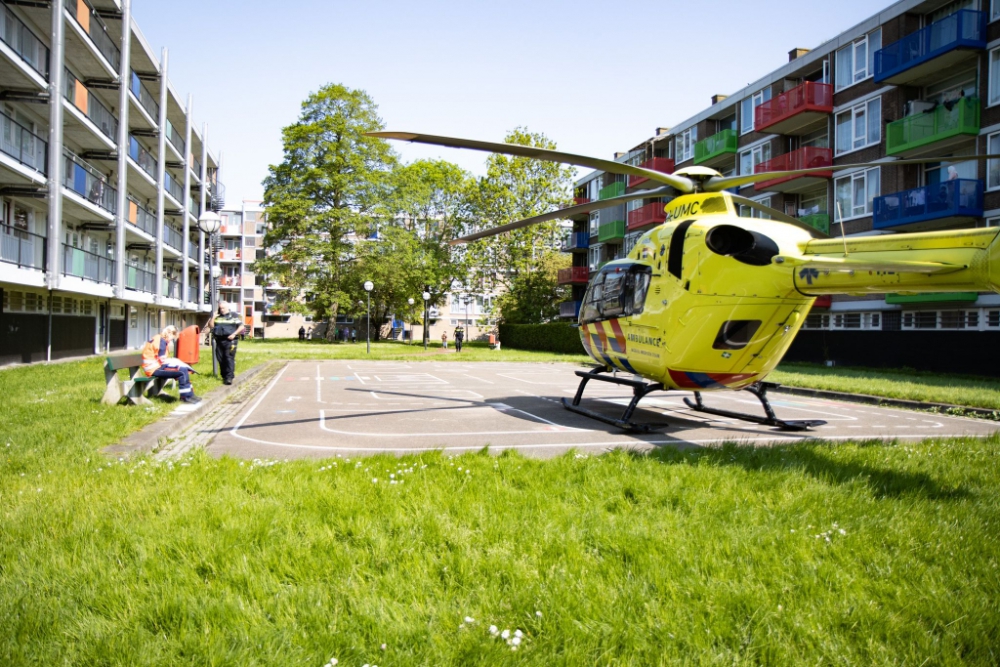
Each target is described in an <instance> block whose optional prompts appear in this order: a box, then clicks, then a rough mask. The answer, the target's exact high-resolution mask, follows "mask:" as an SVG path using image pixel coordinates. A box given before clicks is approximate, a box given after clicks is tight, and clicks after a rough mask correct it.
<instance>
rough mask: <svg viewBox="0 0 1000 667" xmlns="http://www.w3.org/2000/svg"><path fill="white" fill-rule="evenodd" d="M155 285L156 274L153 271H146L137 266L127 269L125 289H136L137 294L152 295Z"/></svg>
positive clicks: (127, 267)
mask: <svg viewBox="0 0 1000 667" xmlns="http://www.w3.org/2000/svg"><path fill="white" fill-rule="evenodd" d="M155 285H156V274H154V273H153V272H152V271H146V270H145V269H140V268H139V267H137V266H126V267H125V287H127V288H129V289H134V290H136V291H137V292H146V293H147V294H152V293H153V287H154V286H155Z"/></svg>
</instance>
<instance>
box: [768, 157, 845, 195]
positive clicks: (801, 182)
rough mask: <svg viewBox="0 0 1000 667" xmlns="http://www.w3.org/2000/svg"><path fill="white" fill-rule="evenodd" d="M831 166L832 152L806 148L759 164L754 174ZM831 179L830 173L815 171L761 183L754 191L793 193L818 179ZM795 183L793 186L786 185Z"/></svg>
mask: <svg viewBox="0 0 1000 667" xmlns="http://www.w3.org/2000/svg"><path fill="white" fill-rule="evenodd" d="M832 165H833V151H832V150H831V149H829V148H817V147H815V146H806V147H805V148H800V149H799V150H797V151H792V152H791V153H785V154H784V155H779V156H778V157H776V158H772V159H770V160H767V161H766V162H761V163H760V164H758V165H757V167H756V168H755V169H754V173H755V174H762V173H766V172H769V171H791V170H793V169H813V168H816V167H830V166H832ZM832 177H833V172H832V171H817V172H815V173H813V174H801V175H795V176H782V177H780V178H774V179H771V180H769V181H761V182H760V183H757V184H756V185H754V189H755V190H778V191H779V192H794V191H796V190H798V189H802V187H808V186H810V185H813V184H814V183H816V182H818V180H819V179H828V178H832ZM792 181H795V183H794V184H793V185H788V183H791V182H792Z"/></svg>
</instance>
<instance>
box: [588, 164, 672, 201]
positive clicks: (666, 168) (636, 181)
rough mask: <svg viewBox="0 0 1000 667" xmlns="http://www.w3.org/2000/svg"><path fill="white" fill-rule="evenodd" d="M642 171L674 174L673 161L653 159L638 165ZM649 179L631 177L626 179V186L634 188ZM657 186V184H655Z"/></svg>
mask: <svg viewBox="0 0 1000 667" xmlns="http://www.w3.org/2000/svg"><path fill="white" fill-rule="evenodd" d="M639 166H640V167H642V168H643V169H651V170H653V171H659V172H662V173H664V174H672V173H674V161H673V160H671V159H669V158H665V157H654V158H653V159H652V160H646V161H645V162H643V163H642V164H640V165H639ZM648 181H649V179H648V178H646V177H645V176H632V175H629V177H628V186H629V187H630V188H634V187H636V186H637V185H640V184H642V183H646V182H648ZM657 185H659V184H657ZM602 199H603V197H602Z"/></svg>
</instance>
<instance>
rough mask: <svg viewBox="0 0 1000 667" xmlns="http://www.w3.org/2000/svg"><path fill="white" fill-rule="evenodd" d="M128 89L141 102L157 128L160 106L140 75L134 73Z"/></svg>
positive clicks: (140, 104)
mask: <svg viewBox="0 0 1000 667" xmlns="http://www.w3.org/2000/svg"><path fill="white" fill-rule="evenodd" d="M128 89H129V90H130V91H131V92H132V94H133V95H134V96H135V99H136V100H137V101H138V102H139V106H141V107H142V108H143V109H144V110H145V111H146V113H148V114H149V117H150V118H151V119H152V120H153V125H154V126H155V125H156V124H157V123H158V122H160V121H159V118H160V105H159V104H158V103H157V101H156V98H155V97H153V94H152V93H151V92H149V89H148V88H146V85H145V84H144V83H143V82H142V80H141V79H139V75H138V74H136V73H135V72H134V71H133V72H132V78H131V79H130V80H129V85H128Z"/></svg>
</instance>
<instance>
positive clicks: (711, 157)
mask: <svg viewBox="0 0 1000 667" xmlns="http://www.w3.org/2000/svg"><path fill="white" fill-rule="evenodd" d="M739 141H740V137H739V135H738V134H736V130H723V131H722V132H717V133H715V134H713V135H712V136H710V137H708V138H707V139H702V140H701V141H699V142H697V143H695V145H694V163H695V164H696V165H699V166H702V167H717V166H719V165H722V164H725V163H729V164H730V165H732V164H733V163H734V156H735V155H736V151H737V149H738V147H739Z"/></svg>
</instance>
